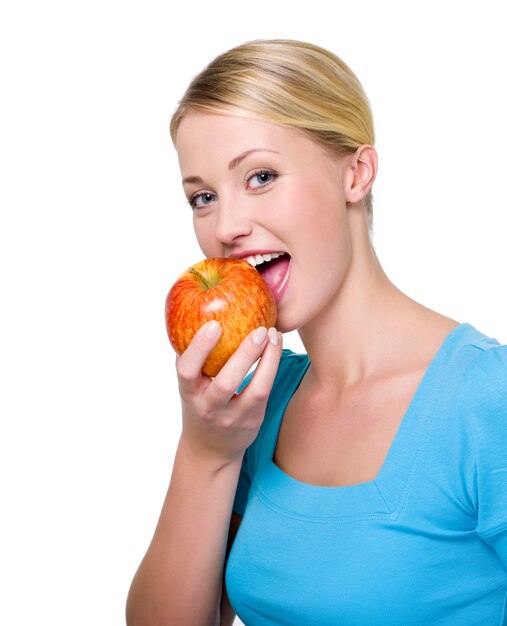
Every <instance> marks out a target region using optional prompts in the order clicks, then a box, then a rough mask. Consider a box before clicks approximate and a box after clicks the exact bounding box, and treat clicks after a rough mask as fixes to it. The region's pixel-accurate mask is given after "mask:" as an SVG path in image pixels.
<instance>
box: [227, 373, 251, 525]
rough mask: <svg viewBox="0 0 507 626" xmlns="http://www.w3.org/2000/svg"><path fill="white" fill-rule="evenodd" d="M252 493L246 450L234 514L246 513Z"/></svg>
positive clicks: (239, 390)
mask: <svg viewBox="0 0 507 626" xmlns="http://www.w3.org/2000/svg"><path fill="white" fill-rule="evenodd" d="M253 375H254V372H250V373H249V374H248V375H247V376H246V378H245V379H244V380H243V382H242V383H241V385H240V386H239V388H238V391H237V393H241V391H242V390H243V389H244V388H245V387H246V386H247V385H248V383H249V382H250V381H251V380H252V376H253ZM249 491H250V475H249V473H248V450H246V452H245V454H244V455H243V462H242V463H241V472H240V474H239V480H238V486H237V488H236V495H235V497H234V504H233V505H232V510H233V512H234V513H237V514H238V515H241V517H243V514H244V513H245V509H246V503H247V500H248V492H249Z"/></svg>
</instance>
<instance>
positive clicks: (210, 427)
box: [176, 322, 282, 464]
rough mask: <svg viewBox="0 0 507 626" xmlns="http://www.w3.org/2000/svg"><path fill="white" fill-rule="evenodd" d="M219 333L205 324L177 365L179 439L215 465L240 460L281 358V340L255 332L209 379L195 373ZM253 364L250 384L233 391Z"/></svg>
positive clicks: (263, 331) (276, 334)
mask: <svg viewBox="0 0 507 626" xmlns="http://www.w3.org/2000/svg"><path fill="white" fill-rule="evenodd" d="M220 334H221V329H220V327H219V326H218V325H217V323H216V322H208V323H207V324H205V325H204V326H203V327H202V328H201V329H200V330H199V331H198V332H197V333H196V335H195V336H194V338H193V339H192V341H191V343H190V344H189V346H188V348H187V349H186V350H185V352H184V353H183V354H182V355H181V357H179V358H178V359H177V364H176V371H177V374H178V381H179V391H180V396H181V403H182V415H183V432H182V438H183V439H185V440H186V441H187V442H189V443H190V445H191V446H192V447H193V449H194V450H195V451H196V452H198V453H199V454H204V455H211V456H212V457H213V458H215V460H217V461H218V462H219V463H221V464H223V463H228V462H230V461H233V460H237V459H238V458H242V456H243V454H244V451H245V450H246V448H247V447H248V446H249V445H250V444H251V443H252V442H253V440H254V439H255V437H256V436H257V433H258V432H259V428H260V426H261V424H262V420H263V419H264V412H265V410H266V404H267V401H268V397H269V393H270V391H271V387H272V385H273V381H274V379H275V376H276V372H277V370H278V364H279V361H280V356H281V353H282V335H281V333H279V332H277V330H276V329H275V328H270V329H269V331H268V330H266V329H265V328H263V327H260V328H257V329H256V330H254V331H253V332H252V333H250V335H248V336H247V337H246V338H245V339H244V340H243V342H242V343H241V345H240V346H239V348H238V349H237V350H236V352H235V353H234V354H233V355H232V356H231V358H230V359H229V360H228V361H227V363H226V364H225V365H224V367H223V368H222V369H221V370H220V372H219V373H218V374H217V376H216V378H214V379H210V378H208V377H207V376H205V375H204V374H202V372H201V369H202V367H203V364H204V362H205V361H206V358H207V356H208V354H209V353H210V352H211V350H212V349H213V348H214V347H215V345H216V344H217V343H218V340H219V339H220ZM259 358H260V360H259V363H258V365H257V368H256V370H255V373H254V375H253V377H252V380H251V381H250V383H249V384H248V385H247V386H246V387H245V388H244V389H243V390H242V391H241V393H240V394H237V393H236V390H237V389H238V387H239V386H240V384H241V382H242V381H243V379H244V378H245V376H246V375H247V373H248V372H249V370H250V368H251V367H252V365H253V364H254V363H255V362H256V361H257V360H258V359H259Z"/></svg>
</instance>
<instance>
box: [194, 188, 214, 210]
mask: <svg viewBox="0 0 507 626" xmlns="http://www.w3.org/2000/svg"><path fill="white" fill-rule="evenodd" d="M216 199H217V197H216V195H215V194H214V193H210V192H209V191H201V192H199V193H196V194H194V195H193V196H192V197H191V198H190V199H189V201H188V203H189V204H190V206H191V207H192V208H193V209H202V208H203V207H205V206H208V204H211V203H212V202H214V201H215V200H216Z"/></svg>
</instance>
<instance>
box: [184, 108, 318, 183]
mask: <svg viewBox="0 0 507 626" xmlns="http://www.w3.org/2000/svg"><path fill="white" fill-rule="evenodd" d="M252 149H266V150H269V151H273V152H277V153H278V154H279V155H280V157H281V158H284V157H285V158H287V159H291V160H293V159H296V158H298V157H299V158H302V159H304V160H305V161H311V159H314V158H317V157H318V158H319V160H320V159H322V158H323V157H324V156H325V154H324V150H323V148H322V147H321V146H319V145H317V144H316V143H315V142H314V141H312V140H311V139H310V138H309V137H308V136H307V135H306V134H305V133H303V132H302V131H300V130H297V129H294V128H290V127H288V126H281V125H278V124H272V123H270V122H265V121H262V120H258V119H252V118H248V117H240V116H239V115H238V116H235V115H217V114H212V113H201V112H190V113H187V114H186V115H185V116H184V117H183V119H182V120H181V122H180V126H179V128H178V131H177V134H176V150H177V152H178V157H179V160H180V167H181V169H182V171H183V172H185V171H187V170H189V169H191V168H195V167H199V166H200V165H201V164H202V165H203V166H204V165H206V164H207V165H209V163H210V160H211V159H212V160H213V162H216V161H230V160H231V159H234V158H235V157H237V156H238V155H239V154H242V153H243V152H246V151H248V150H252Z"/></svg>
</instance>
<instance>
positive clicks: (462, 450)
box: [226, 324, 507, 626]
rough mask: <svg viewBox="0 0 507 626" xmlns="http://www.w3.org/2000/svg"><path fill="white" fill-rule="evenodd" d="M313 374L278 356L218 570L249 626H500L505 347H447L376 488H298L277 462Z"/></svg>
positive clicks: (504, 601) (297, 360)
mask: <svg viewBox="0 0 507 626" xmlns="http://www.w3.org/2000/svg"><path fill="white" fill-rule="evenodd" d="M308 365H309V360H308V357H307V356H305V355H297V354H294V353H292V352H290V351H288V350H284V353H283V356H282V360H281V363H280V366H279V370H278V374H277V378H276V381H275V384H274V386H273V390H272V393H271V396H270V399H269V403H268V407H267V410H266V416H265V419H264V422H263V424H262V427H261V430H260V432H259V435H258V436H257V438H256V440H255V441H254V443H253V444H252V445H251V446H250V447H249V448H248V450H247V451H246V453H245V458H244V462H243V467H242V471H241V476H240V481H239V485H238V490H237V495H236V500H235V503H234V511H235V512H236V513H238V514H240V515H242V516H243V520H242V523H241V526H240V529H239V531H238V534H237V536H236V540H235V542H234V545H233V548H232V551H231V554H230V557H229V560H228V563H227V569H226V585H227V591H228V595H229V598H230V600H231V603H232V605H233V607H234V608H235V610H236V612H237V614H238V616H239V617H240V619H241V620H242V621H243V622H244V623H245V624H246V625H247V626H275V625H276V626H289V625H290V626H352V625H354V626H415V625H417V626H497V625H498V626H500V625H504V624H505V625H507V346H500V345H499V343H498V342H497V341H496V340H494V339H490V338H488V337H486V336H485V335H483V334H481V333H479V332H478V331H477V330H476V329H475V328H473V327H472V326H470V325H469V324H461V325H460V326H458V327H457V328H455V329H454V330H453V331H452V332H451V333H450V334H449V335H448V336H447V338H446V339H445V341H444V343H443V344H442V346H441V348H440V349H439V351H438V353H437V354H436V355H435V357H434V358H433V360H432V362H431V363H430V365H429V367H428V369H427V371H426V373H425V375H424V377H423V380H422V381H421V383H420V385H419V387H418V389H417V391H416V393H415V396H414V398H413V400H412V402H411V404H410V406H409V408H408V410H407V412H406V414H405V415H404V418H403V420H402V422H401V424H400V426H399V428H398V431H397V433H396V436H395V438H394V441H393V443H392V445H391V447H390V449H389V452H388V454H387V457H386V459H385V461H384V464H383V465H382V468H381V469H380V471H379V473H378V475H377V477H376V478H375V480H372V481H370V482H366V483H361V484H358V485H353V486H346V487H321V486H315V485H309V484H306V483H302V482H300V481H298V480H295V479H294V478H292V477H290V476H289V475H287V474H286V473H284V472H283V471H282V470H281V469H280V468H278V467H277V465H276V464H275V463H274V461H273V456H274V451H275V447H276V441H277V437H278V431H279V429H280V425H281V422H282V419H283V414H284V411H285V408H286V406H287V404H288V402H289V400H290V398H291V396H292V394H293V393H294V392H295V391H296V389H297V387H298V385H299V383H300V382H301V380H302V378H303V376H304V374H305V372H306V370H307V368H308Z"/></svg>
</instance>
